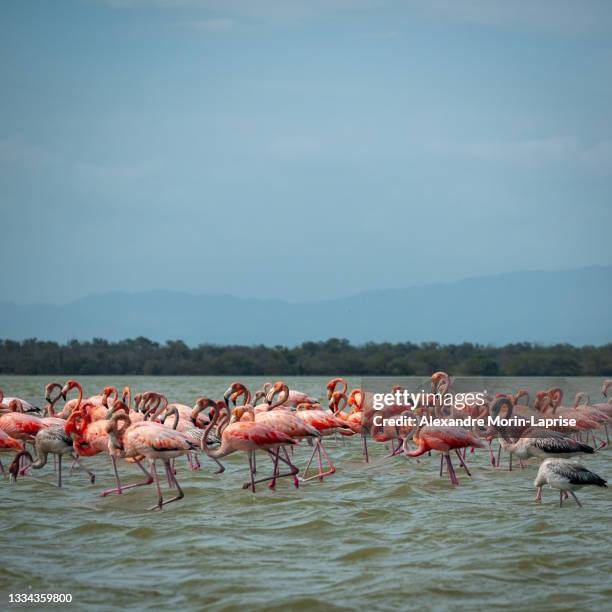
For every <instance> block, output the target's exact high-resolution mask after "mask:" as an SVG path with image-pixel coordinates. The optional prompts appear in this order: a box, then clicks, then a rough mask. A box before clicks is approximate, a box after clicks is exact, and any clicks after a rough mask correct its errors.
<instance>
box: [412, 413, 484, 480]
mask: <svg viewBox="0 0 612 612" xmlns="http://www.w3.org/2000/svg"><path fill="white" fill-rule="evenodd" d="M439 408H440V407H439V406H436V407H435V409H436V410H439ZM424 411H425V409H424V407H422V406H420V407H418V408H416V409H415V411H414V414H423V413H424ZM436 416H438V415H436ZM413 440H414V441H415V442H416V444H417V448H416V450H413V451H409V450H408V436H406V438H405V439H404V445H403V447H404V454H405V455H406V456H407V457H420V456H421V455H423V454H424V453H426V452H428V451H430V450H435V451H438V452H440V453H441V455H442V456H441V458H440V461H441V463H440V475H442V457H443V458H444V459H445V460H446V465H447V469H448V475H449V478H450V481H451V484H452V485H453V486H457V485H458V484H459V480H458V479H457V475H456V474H455V469H454V468H453V462H452V460H451V458H450V454H449V453H450V451H451V450H454V451H455V453H456V454H457V457H459V461H460V463H461V465H462V466H463V469H464V470H465V471H466V472H467V474H468V476H471V474H470V471H469V470H468V468H467V465H466V464H465V461H464V460H463V457H462V456H461V453H459V449H460V448H470V447H471V448H484V446H485V445H484V443H483V442H482V440H481V439H480V438H478V437H476V436H475V435H474V434H473V433H472V432H470V431H468V430H467V429H464V428H463V427H437V426H431V425H423V424H420V425H418V426H417V427H416V429H415V431H414V433H413Z"/></svg>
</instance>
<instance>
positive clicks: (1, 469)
mask: <svg viewBox="0 0 612 612" xmlns="http://www.w3.org/2000/svg"><path fill="white" fill-rule="evenodd" d="M0 472H2V477H3V478H6V472H5V471H4V466H3V465H2V461H0Z"/></svg>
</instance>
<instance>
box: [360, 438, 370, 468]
mask: <svg viewBox="0 0 612 612" xmlns="http://www.w3.org/2000/svg"><path fill="white" fill-rule="evenodd" d="M367 438H368V436H367V434H366V433H365V431H363V432H361V441H362V442H363V451H362V453H363V456H364V458H365V462H366V463H369V461H370V456H369V455H368V440H367Z"/></svg>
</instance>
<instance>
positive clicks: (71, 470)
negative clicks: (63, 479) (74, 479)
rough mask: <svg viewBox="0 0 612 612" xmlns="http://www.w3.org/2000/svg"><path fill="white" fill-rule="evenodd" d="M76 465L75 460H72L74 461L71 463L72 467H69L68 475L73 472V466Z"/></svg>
mask: <svg viewBox="0 0 612 612" xmlns="http://www.w3.org/2000/svg"><path fill="white" fill-rule="evenodd" d="M76 464H77V460H76V457H75V459H74V461H73V462H72V465H71V466H70V470H69V471H68V474H72V472H73V471H74V466H75V465H76Z"/></svg>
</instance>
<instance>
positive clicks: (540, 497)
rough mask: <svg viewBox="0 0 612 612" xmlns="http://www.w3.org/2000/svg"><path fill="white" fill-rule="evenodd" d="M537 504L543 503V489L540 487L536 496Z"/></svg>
mask: <svg viewBox="0 0 612 612" xmlns="http://www.w3.org/2000/svg"><path fill="white" fill-rule="evenodd" d="M535 502H536V504H541V503H542V487H538V492H537V493H536V496H535Z"/></svg>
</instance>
